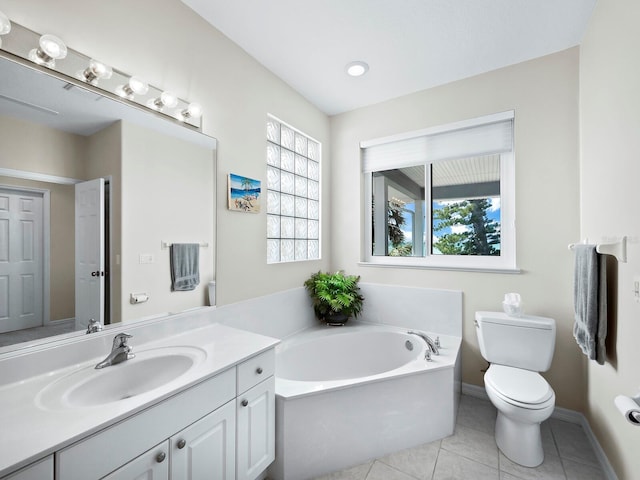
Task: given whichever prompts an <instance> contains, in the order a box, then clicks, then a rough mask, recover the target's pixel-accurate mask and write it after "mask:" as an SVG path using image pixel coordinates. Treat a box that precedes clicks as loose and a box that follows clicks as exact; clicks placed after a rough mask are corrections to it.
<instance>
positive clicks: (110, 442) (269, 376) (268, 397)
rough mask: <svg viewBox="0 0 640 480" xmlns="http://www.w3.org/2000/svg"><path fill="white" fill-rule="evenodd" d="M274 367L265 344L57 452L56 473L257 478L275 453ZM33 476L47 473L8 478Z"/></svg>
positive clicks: (74, 479) (84, 477) (68, 478)
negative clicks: (236, 362)
mask: <svg viewBox="0 0 640 480" xmlns="http://www.w3.org/2000/svg"><path fill="white" fill-rule="evenodd" d="M274 370H275V352H274V350H273V349H270V350H267V351H266V352H264V353H262V354H259V355H256V356H254V357H252V358H249V359H248V360H246V361H245V362H243V363H241V364H239V365H238V366H237V367H232V368H229V369H228V370H226V371H224V372H222V373H220V374H218V375H216V376H215V377H212V378H210V379H207V380H205V381H203V382H201V383H199V384H197V385H195V386H193V387H190V388H188V389H186V390H184V391H182V392H180V393H177V394H175V395H173V396H171V397H169V398H167V399H164V400H162V401H161V402H159V403H157V404H155V405H153V406H151V407H149V408H147V409H145V410H142V411H140V412H138V413H135V414H133V415H131V416H129V417H127V418H125V419H123V420H122V421H120V422H119V423H116V424H115V425H112V426H110V427H108V428H106V429H103V430H100V431H98V432H96V433H94V434H93V435H90V436H88V437H86V438H84V439H82V440H80V441H78V442H76V443H74V444H72V445H70V446H68V447H66V448H64V449H62V450H60V451H58V452H56V453H55V480H93V479H96V480H97V479H108V480H131V479H132V478H153V479H154V480H158V479H160V480H202V479H209V478H215V479H216V480H233V479H236V478H237V479H239V480H253V479H255V478H257V477H258V476H259V475H260V474H261V473H262V472H263V471H264V470H265V469H266V468H267V467H268V466H269V464H271V462H272V461H273V460H274V459H275V379H274V375H273V374H274ZM52 463H53V462H52ZM50 468H51V469H52V470H53V466H51V467H50ZM34 478H37V479H38V480H44V479H45V478H51V479H52V478H53V477H45V476H43V477H24V478H23V477H17V478H16V479H15V480H33V479H34ZM3 480H4V479H3ZM11 480H14V479H13V478H11Z"/></svg>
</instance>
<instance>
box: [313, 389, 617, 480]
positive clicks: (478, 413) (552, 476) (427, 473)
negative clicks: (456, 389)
mask: <svg viewBox="0 0 640 480" xmlns="http://www.w3.org/2000/svg"><path fill="white" fill-rule="evenodd" d="M495 418H496V409H495V408H494V407H493V405H492V404H491V403H490V402H489V401H486V400H481V399H478V398H475V397H470V396H467V395H462V397H461V400H460V408H459V410H458V419H457V423H456V429H455V432H454V434H453V435H451V436H450V437H447V438H444V439H442V440H438V441H436V442H432V443H428V444H425V445H420V446H418V447H415V448H411V449H408V450H403V451H401V452H397V453H394V454H391V455H388V456H386V457H382V458H378V459H376V460H373V461H371V462H368V463H365V464H363V465H357V466H355V467H352V468H349V469H346V470H343V471H340V472H335V473H332V474H329V475H325V476H323V477H319V478H317V479H316V480H485V479H486V480H604V479H605V478H606V477H605V475H604V473H603V471H602V469H601V468H600V465H599V463H598V460H597V459H596V456H595V453H594V451H593V449H592V448H591V444H590V443H589V440H588V439H587V436H586V435H585V433H584V431H583V429H582V427H581V426H580V425H575V424H573V423H568V422H563V421H560V420H555V419H550V420H548V421H546V422H544V423H543V424H542V443H543V447H544V451H545V460H544V462H543V463H542V465H540V466H539V467H537V468H527V467H522V466H520V465H517V464H515V463H513V462H511V461H510V460H508V459H507V458H506V457H505V456H504V455H502V453H501V452H500V451H499V450H498V447H497V446H496V442H495V440H494V437H493V427H494V422H495Z"/></svg>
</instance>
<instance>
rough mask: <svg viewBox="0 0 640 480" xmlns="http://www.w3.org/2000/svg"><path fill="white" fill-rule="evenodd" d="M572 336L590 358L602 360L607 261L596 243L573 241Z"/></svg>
mask: <svg viewBox="0 0 640 480" xmlns="http://www.w3.org/2000/svg"><path fill="white" fill-rule="evenodd" d="M574 251H575V255H576V259H575V269H574V276H573V303H574V313H575V323H574V325H573V336H574V338H575V339H576V342H577V343H578V345H579V346H580V349H581V350H582V352H583V353H584V354H585V355H586V356H587V357H589V359H590V360H596V361H597V362H598V363H599V364H601V365H602V364H604V361H605V358H606V348H605V339H606V337H607V276H606V262H605V259H604V258H602V257H601V256H600V255H598V253H597V252H596V247H595V245H575V247H574Z"/></svg>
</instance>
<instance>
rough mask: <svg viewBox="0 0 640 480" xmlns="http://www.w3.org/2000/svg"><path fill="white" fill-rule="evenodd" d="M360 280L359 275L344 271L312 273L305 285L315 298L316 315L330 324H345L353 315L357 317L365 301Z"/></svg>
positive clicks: (310, 294) (313, 298) (312, 297)
mask: <svg viewBox="0 0 640 480" xmlns="http://www.w3.org/2000/svg"><path fill="white" fill-rule="evenodd" d="M359 281H360V277H359V276H355V275H345V274H344V272H342V271H338V272H336V273H324V272H317V273H314V274H313V275H311V277H309V278H308V279H307V280H306V281H305V282H304V286H305V288H306V289H307V291H308V292H309V296H310V297H311V299H312V300H313V310H314V311H315V313H316V317H318V319H319V320H322V321H324V322H326V323H327V324H328V325H344V323H345V322H346V321H347V320H348V319H349V317H351V316H352V315H353V316H354V317H357V316H358V314H359V313H360V312H361V311H362V302H363V301H364V297H363V296H362V295H361V294H360V287H359V286H358V282H359Z"/></svg>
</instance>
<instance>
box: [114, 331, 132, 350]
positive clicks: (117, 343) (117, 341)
mask: <svg viewBox="0 0 640 480" xmlns="http://www.w3.org/2000/svg"><path fill="white" fill-rule="evenodd" d="M130 338H133V335H129V334H128V333H124V332H123V333H119V334H117V335H116V336H115V337H113V348H120V347H127V346H128V345H127V341H129V339H130Z"/></svg>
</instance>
